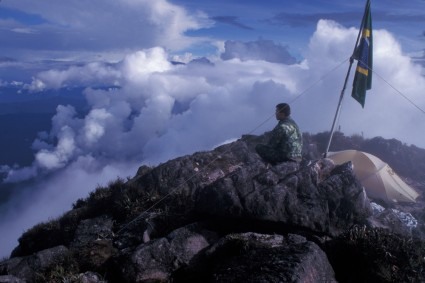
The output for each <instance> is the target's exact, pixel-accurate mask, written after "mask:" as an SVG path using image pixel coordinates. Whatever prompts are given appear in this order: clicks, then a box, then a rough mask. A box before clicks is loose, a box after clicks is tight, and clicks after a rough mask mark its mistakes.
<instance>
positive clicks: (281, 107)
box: [276, 103, 291, 116]
mask: <svg viewBox="0 0 425 283" xmlns="http://www.w3.org/2000/svg"><path fill="white" fill-rule="evenodd" d="M276 110H277V111H278V112H280V113H284V114H285V115H286V116H289V115H291V107H289V104H287V103H279V104H278V105H276Z"/></svg>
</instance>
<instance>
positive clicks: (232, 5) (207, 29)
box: [0, 0, 425, 256]
mask: <svg viewBox="0 0 425 283" xmlns="http://www.w3.org/2000/svg"><path fill="white" fill-rule="evenodd" d="M265 3H266V4H265ZM371 3H372V4H371V10H372V26H373V44H374V54H373V56H374V65H373V82H372V89H371V90H370V91H368V92H367V97H366V103H365V107H364V108H362V107H361V105H360V104H358V103H357V102H356V101H355V100H354V99H352V98H351V97H350V94H351V87H352V75H353V73H354V71H353V70H354V68H355V65H353V68H352V71H351V76H350V80H349V82H348V85H347V89H346V91H345V98H344V100H343V104H342V108H341V115H340V117H339V119H338V124H337V125H338V129H340V130H341V131H343V132H344V133H345V134H347V135H351V134H359V135H363V136H364V137H365V138H370V137H375V136H382V137H384V138H396V139H399V140H401V141H402V142H404V143H406V144H414V145H416V146H419V147H422V148H425V136H424V131H423V125H424V123H425V112H424V109H425V93H424V92H423V90H424V89H425V78H424V75H425V71H424V68H425V1H424V0H408V1H400V0H372V1H371ZM364 4H365V2H364V1H352V0H350V1H348V0H326V1H325V0H317V1H307V0H296V1H295V0H294V1H282V0H279V1H278V0H269V1H266V2H264V1H263V2H260V1H253V0H243V1H242V0H216V1H195V0H168V1H167V0H155V1H151V0H92V1H83V0H73V1H56V0H40V1H33V0H2V1H1V2H0V103H1V99H2V96H1V94H2V92H1V90H2V89H5V88H7V87H11V86H13V87H14V88H15V89H16V97H21V96H23V95H26V96H34V97H42V96H43V95H45V93H47V92H48V91H50V90H56V91H58V92H60V91H61V90H64V89H69V88H75V89H81V96H82V97H84V99H85V101H86V103H87V106H88V108H87V110H86V111H85V112H84V113H81V111H79V109H75V107H73V106H70V105H58V107H57V108H56V113H55V114H54V115H52V118H51V125H50V129H49V130H48V131H45V132H40V133H39V134H38V135H37V136H34V138H33V143H32V150H33V152H34V158H33V160H34V161H33V163H32V164H31V165H27V166H23V165H20V164H15V165H13V166H12V165H11V164H3V165H2V164H0V171H1V172H2V174H3V175H4V176H5V177H4V179H3V180H2V182H5V183H13V184H17V186H19V184H22V187H25V190H20V191H19V193H18V192H16V196H15V197H14V198H12V199H11V200H10V201H9V202H8V203H7V204H5V205H3V206H2V207H1V210H0V211H1V215H0V233H1V234H2V241H1V243H0V256H7V255H9V254H10V251H11V250H12V249H13V248H14V247H15V246H16V245H17V238H18V237H19V236H20V235H21V234H22V232H24V231H25V230H27V229H28V228H30V227H31V226H33V225H35V224H36V223H38V222H46V221H48V220H49V219H52V218H55V217H58V216H60V215H61V214H63V213H64V212H66V211H67V210H69V209H70V208H71V204H72V203H74V202H75V201H76V200H77V199H78V198H83V197H86V196H87V195H88V193H89V192H90V191H92V190H94V189H95V188H96V187H97V186H103V185H106V184H108V182H110V181H112V180H114V179H116V178H117V177H120V178H130V177H132V176H134V175H135V173H136V171H137V168H138V167H139V166H140V165H142V164H146V165H149V166H156V165H158V164H160V163H163V162H166V161H167V160H169V159H172V158H175V157H178V156H182V155H186V154H191V153H193V152H196V151H201V150H211V149H213V148H214V147H216V146H218V145H220V144H223V143H225V142H229V141H232V140H235V139H237V138H240V137H241V135H243V134H262V133H264V132H265V131H269V130H271V129H272V127H273V126H274V125H275V123H276V121H275V120H274V118H273V117H274V115H273V114H274V106H275V105H276V104H277V103H279V102H288V103H289V104H290V105H291V108H292V113H293V114H292V117H293V118H294V120H295V121H296V122H297V123H298V124H299V126H300V128H301V130H302V131H303V132H310V133H317V132H322V131H329V130H330V128H331V124H332V120H333V117H334V115H335V111H336V107H337V104H338V99H339V96H340V93H341V90H342V87H343V82H344V78H345V76H346V73H347V70H348V68H349V62H348V60H349V58H350V56H351V55H352V52H353V50H354V45H355V42H356V38H357V35H358V31H359V30H358V29H359V26H360V21H361V18H362V14H363V10H364ZM0 114H1V113H0ZM35 179H36V181H34V180H35Z"/></svg>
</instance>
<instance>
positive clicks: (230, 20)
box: [212, 16, 254, 30]
mask: <svg viewBox="0 0 425 283" xmlns="http://www.w3.org/2000/svg"><path fill="white" fill-rule="evenodd" d="M212 19H213V20H214V21H216V22H220V23H224V24H228V25H231V26H235V27H238V28H241V29H245V30H253V29H254V28H252V27H250V26H247V25H244V24H242V23H241V22H239V18H238V17H235V16H216V17H212Z"/></svg>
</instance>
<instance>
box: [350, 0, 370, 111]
mask: <svg viewBox="0 0 425 283" xmlns="http://www.w3.org/2000/svg"><path fill="white" fill-rule="evenodd" d="M372 46H373V45H372V17H371V15H370V1H369V0H368V2H367V4H366V9H365V13H364V15H363V22H362V37H361V39H360V43H359V45H358V46H357V48H356V50H355V52H354V59H356V60H357V68H356V73H355V75H354V81H353V92H352V93H351V96H352V97H353V98H354V99H355V100H357V101H358V102H359V103H360V104H361V105H362V107H364V104H365V100H366V90H368V89H371V88H372V61H373V60H372V59H373V58H372V57H373V56H372V50H373V48H372Z"/></svg>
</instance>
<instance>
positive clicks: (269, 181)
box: [195, 162, 371, 235]
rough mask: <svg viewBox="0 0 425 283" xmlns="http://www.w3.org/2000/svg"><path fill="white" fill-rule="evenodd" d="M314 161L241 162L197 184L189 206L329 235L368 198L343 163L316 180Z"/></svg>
mask: <svg viewBox="0 0 425 283" xmlns="http://www.w3.org/2000/svg"><path fill="white" fill-rule="evenodd" d="M316 165H317V163H312V164H311V165H309V166H305V167H302V168H299V165H298V164H296V163H294V162H287V163H282V164H280V165H277V166H275V167H272V168H270V169H266V168H265V167H261V166H250V165H246V166H244V167H243V168H240V169H239V170H238V171H236V172H234V173H232V174H229V175H227V176H226V177H223V178H221V179H219V180H217V181H216V182H214V183H212V184H210V185H208V186H205V187H203V188H200V189H198V193H197V195H196V198H195V203H196V207H195V209H196V210H197V211H199V212H201V213H204V214H207V215H213V216H221V217H226V218H235V219H240V218H247V219H252V220H264V221H270V222H273V223H276V224H280V225H288V226H293V227H294V226H295V227H299V228H302V229H308V230H310V231H314V232H317V233H328V234H330V235H337V234H338V233H341V232H342V231H344V230H345V229H347V228H348V227H350V226H351V225H353V224H355V223H359V222H362V221H364V220H365V219H366V218H367V217H368V216H369V215H370V214H371V210H370V203H369V201H368V199H367V197H366V195H365V193H364V190H363V189H362V187H361V185H360V184H359V183H358V181H357V180H356V179H355V177H354V175H353V171H352V170H351V168H350V167H349V165H348V164H347V165H345V166H340V167H339V168H336V169H335V170H334V174H333V175H332V176H331V177H329V178H326V179H325V180H324V181H322V182H321V179H323V176H320V175H319V174H318V170H319V172H320V167H318V166H316ZM318 168H319V169H318Z"/></svg>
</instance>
